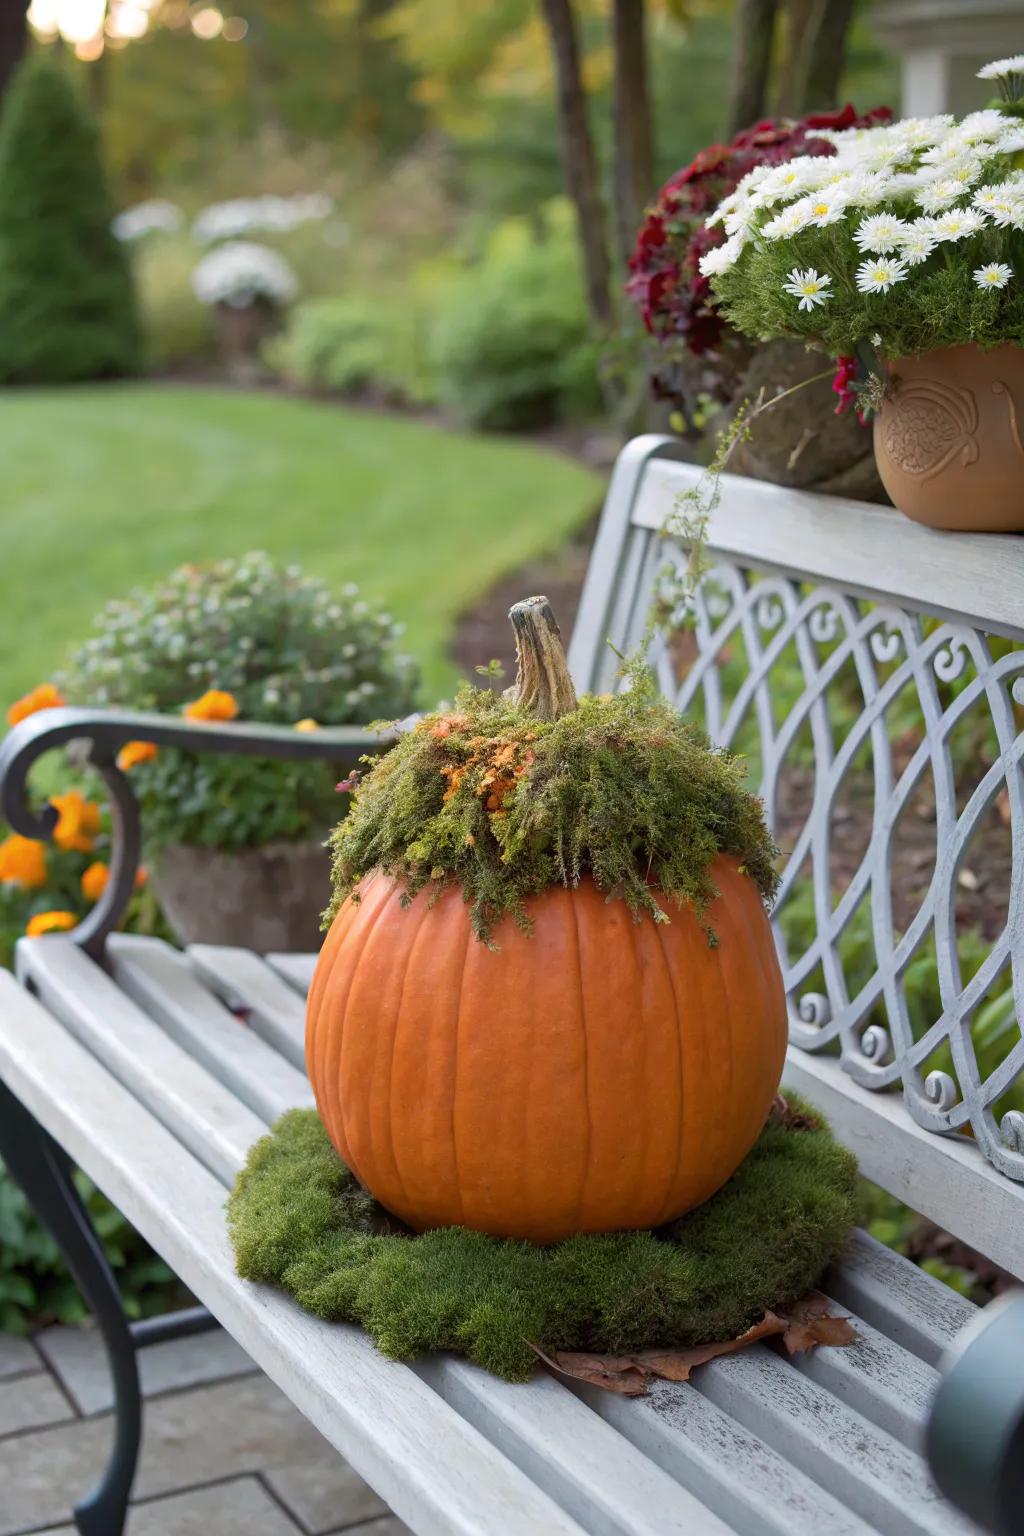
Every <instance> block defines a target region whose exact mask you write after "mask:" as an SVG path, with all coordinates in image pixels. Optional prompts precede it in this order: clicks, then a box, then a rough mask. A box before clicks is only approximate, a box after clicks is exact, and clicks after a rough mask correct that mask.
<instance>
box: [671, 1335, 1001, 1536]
mask: <svg viewBox="0 0 1024 1536" xmlns="http://www.w3.org/2000/svg"><path fill="white" fill-rule="evenodd" d="M695 1383H696V1386H697V1390H698V1391H699V1392H701V1393H703V1394H704V1395H705V1396H706V1397H708V1398H709V1399H710V1400H711V1402H713V1403H714V1404H716V1406H717V1407H719V1408H721V1409H722V1410H723V1411H724V1412H726V1413H729V1414H731V1415H732V1416H733V1418H735V1419H738V1420H739V1422H740V1423H741V1424H745V1425H746V1427H747V1428H748V1429H750V1430H752V1431H753V1432H754V1433H755V1434H757V1435H760V1436H761V1437H762V1438H763V1439H764V1440H766V1441H767V1443H768V1444H769V1445H772V1446H774V1447H775V1449H776V1450H777V1451H779V1452H780V1453H781V1454H782V1455H784V1456H785V1457H786V1459H787V1460H788V1461H791V1462H792V1463H793V1465H794V1466H797V1467H799V1468H800V1469H801V1471H803V1472H805V1473H806V1474H807V1476H808V1477H810V1478H813V1479H815V1480H816V1481H819V1482H821V1483H822V1484H823V1485H825V1486H827V1487H828V1488H829V1489H830V1490H831V1491H832V1492H833V1493H835V1495H836V1497H837V1498H839V1499H840V1500H841V1501H842V1502H843V1503H844V1504H848V1505H849V1507H850V1508H851V1509H853V1510H855V1511H856V1513H857V1514H859V1515H860V1516H861V1518H862V1519H864V1520H866V1521H867V1522H868V1523H869V1524H873V1525H875V1526H877V1527H878V1528H879V1529H880V1530H882V1531H885V1532H887V1533H891V1536H963V1533H966V1532H971V1533H974V1532H975V1529H976V1528H975V1527H974V1525H973V1524H972V1523H971V1522H970V1521H968V1520H967V1519H966V1518H965V1517H964V1516H962V1515H960V1514H958V1513H957V1512H956V1511H955V1510H954V1509H953V1508H952V1507H951V1506H950V1505H948V1504H946V1503H945V1502H944V1501H943V1500H942V1499H941V1498H940V1497H939V1494H938V1492H937V1491H936V1489H935V1486H934V1484H933V1483H932V1481H931V1478H930V1477H929V1475H928V1471H927V1468H926V1467H925V1464H924V1462H923V1461H922V1459H921V1458H920V1456H918V1455H916V1454H915V1453H914V1452H913V1451H911V1450H909V1449H908V1448H907V1447H906V1446H905V1445H901V1444H900V1443H899V1441H897V1440H895V1439H893V1437H892V1436H891V1435H888V1434H886V1433H885V1432H884V1431H883V1430H880V1429H877V1428H876V1427H875V1426H874V1425H873V1424H871V1423H869V1421H868V1420H867V1419H865V1418H864V1417H863V1416H862V1415H861V1414H859V1413H855V1412H854V1411H853V1410H851V1409H850V1408H847V1407H846V1406H845V1405H844V1404H843V1403H841V1402H839V1401H838V1399H837V1398H835V1397H833V1396H832V1394H831V1393H829V1392H827V1391H826V1390H825V1389H824V1388H823V1387H820V1386H818V1384H817V1383H816V1382H814V1381H811V1380H810V1378H809V1377H808V1376H806V1375H805V1374H804V1373H803V1372H802V1371H798V1370H794V1369H793V1367H792V1365H791V1364H790V1363H789V1362H788V1361H787V1360H784V1359H782V1358H781V1357H780V1356H779V1355H777V1354H775V1353H774V1352H773V1351H772V1350H770V1349H768V1348H767V1347H765V1346H764V1345H759V1344H755V1345H754V1346H753V1347H752V1348H749V1349H745V1350H743V1351H742V1352H741V1353H739V1354H735V1355H729V1356H725V1357H723V1358H721V1359H719V1360H714V1361H712V1363H711V1364H710V1365H708V1366H706V1367H704V1369H703V1370H702V1371H701V1372H700V1374H699V1376H698V1377H696V1378H695Z"/></svg>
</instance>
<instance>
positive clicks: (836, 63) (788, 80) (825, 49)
mask: <svg viewBox="0 0 1024 1536" xmlns="http://www.w3.org/2000/svg"><path fill="white" fill-rule="evenodd" d="M853 9H854V0H786V34H785V47H784V56H783V64H782V70H781V76H780V79H779V89H778V96H777V100H776V103H775V110H776V111H777V112H778V113H779V115H780V116H784V117H801V116H803V114H804V113H805V112H811V111H813V110H814V109H815V108H823V107H824V108H829V107H834V106H837V105H838V100H837V98H838V94H839V81H840V77H841V75H842V72H843V65H844V63H845V61H846V39H847V34H848V33H849V30H850V22H851V20H852V18H853Z"/></svg>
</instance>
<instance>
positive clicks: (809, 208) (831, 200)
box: [792, 188, 846, 229]
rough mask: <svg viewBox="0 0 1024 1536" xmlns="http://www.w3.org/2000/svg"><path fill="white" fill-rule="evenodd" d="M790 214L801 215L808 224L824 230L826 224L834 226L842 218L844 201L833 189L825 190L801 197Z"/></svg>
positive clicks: (844, 209)
mask: <svg viewBox="0 0 1024 1536" xmlns="http://www.w3.org/2000/svg"><path fill="white" fill-rule="evenodd" d="M792 212H793V213H799V214H801V215H802V216H803V217H804V218H805V220H806V222H807V223H808V224H814V225H816V226H817V228H818V229H824V228H825V226H826V225H827V224H835V223H837V222H838V221H839V220H840V219H841V218H842V217H843V214H844V213H845V212H846V199H845V198H844V197H843V196H842V194H841V193H837V192H836V190H835V189H834V188H826V189H823V190H822V191H820V192H812V193H811V194H810V196H808V197H801V198H800V199H799V201H798V202H795V203H794V204H793V205H792Z"/></svg>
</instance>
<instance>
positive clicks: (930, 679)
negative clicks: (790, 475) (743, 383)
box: [571, 439, 1024, 1180]
mask: <svg viewBox="0 0 1024 1536" xmlns="http://www.w3.org/2000/svg"><path fill="white" fill-rule="evenodd" d="M668 451H671V450H668ZM665 452H666V446H665V445H664V444H663V443H662V442H660V440H657V439H638V440H637V441H636V442H635V443H634V444H631V445H630V448H629V449H627V450H626V453H625V454H624V455H623V458H622V460H620V463H619V466H618V467H617V470H616V477H615V480H614V481H613V486H612V491H611V493H610V496H609V502H608V506H607V508H606V512H605V518H604V521H603V524H602V529H601V532H600V534H599V539H598V544H597V546H596V549H595V555H594V559H593V561H592V566H591V571H590V573H589V575H588V580H587V587H586V590H585V593H584V599H583V604H582V607H581V613H580V619H579V621H578V624H577V629H576V633H575V635H574V640H573V647H572V653H571V659H572V662H573V668H574V672H575V675H576V680H577V683H578V685H580V686H582V687H590V688H597V689H602V688H609V687H614V686H615V676H616V660H615V656H614V654H613V653H612V652H611V651H610V650H609V648H608V647H607V646H606V644H605V640H606V638H610V639H611V640H613V641H614V643H615V644H616V646H617V647H619V648H620V649H623V648H624V649H626V650H629V649H631V648H632V647H634V646H635V645H636V644H637V643H638V642H639V641H640V639H641V638H642V635H643V632H644V626H645V623H646V621H647V615H648V613H649V610H650V603H651V597H652V593H653V591H654V589H655V586H656V584H657V582H658V577H659V572H662V571H663V570H664V567H665V563H666V561H669V562H672V561H676V562H678V561H679V560H680V558H681V557H680V552H679V550H678V547H676V546H673V545H672V543H671V542H670V541H669V540H667V539H666V538H665V537H664V536H663V535H662V532H661V530H662V528H663V527H664V524H665V520H666V517H667V515H668V514H669V513H670V512H671V510H672V507H673V504H674V502H675V500H676V498H677V497H678V495H679V493H680V492H681V491H683V490H686V489H687V488H689V487H692V486H693V485H694V484H695V483H696V481H697V480H698V479H699V478H700V471H699V470H697V469H695V468H694V467H692V466H690V465H684V464H681V463H676V462H672V461H671V460H669V459H666V458H665V457H664V454H665ZM709 546H710V549H711V558H712V566H713V569H712V570H711V572H710V574H709V576H708V577H707V578H706V580H705V582H704V584H703V586H702V588H701V591H700V593H699V595H698V599H697V611H696V627H695V631H694V630H690V631H689V632H688V633H677V634H676V635H675V636H674V637H670V638H668V639H666V638H664V637H661V638H659V639H658V640H656V642H655V644H654V646H653V648H652V652H651V657H652V661H653V662H654V664H655V665H656V668H657V673H658V677H659V680H660V684H661V687H662V689H663V691H664V692H665V693H666V695H668V696H669V697H670V698H672V699H673V700H675V701H676V702H677V703H678V705H679V707H680V709H682V710H683V711H684V712H685V713H687V714H688V715H690V716H692V717H694V718H696V719H698V720H700V721H701V723H702V724H703V725H704V727H705V729H706V730H707V731H708V732H709V734H710V735H711V737H712V738H713V740H715V741H716V742H718V743H719V744H721V745H725V746H729V747H731V748H732V749H733V750H739V751H742V752H744V753H746V754H747V755H748V757H749V758H750V761H751V771H752V775H753V776H754V780H755V782H757V781H758V780H759V782H760V791H759V792H760V793H761V794H762V795H763V797H764V801H765V807H766V812H767V815H768V817H769V821H770V824H771V826H772V828H773V831H774V833H775V836H776V839H777V841H778V842H779V844H780V846H781V847H782V848H783V850H784V852H786V853H787V854H788V860H787V863H786V867H785V872H784V875H783V880H782V887H781V891H780V896H779V900H778V903H777V905H776V908H775V913H774V918H773V922H774V926H775V931H776V937H777V943H778V947H779V951H780V955H781V957H782V961H783V967H784V973H785V980H786V989H787V995H788V999H789V1010H790V1027H791V1041H792V1044H793V1045H794V1046H795V1047H798V1048H799V1049H800V1050H802V1051H807V1052H815V1053H825V1054H832V1055H835V1054H837V1053H838V1055H839V1057H840V1059H841V1064H842V1068H843V1070H844V1072H845V1073H846V1074H848V1076H849V1078H852V1079H853V1080H854V1081H855V1082H856V1083H857V1084H860V1085H861V1086H862V1087H863V1088H866V1089H870V1090H886V1089H888V1090H893V1091H895V1090H898V1089H901V1090H902V1094H903V1099H904V1102H905V1104H906V1107H907V1110H908V1111H909V1114H910V1115H911V1116H912V1118H913V1120H914V1121H915V1122H916V1123H917V1125H919V1126H921V1127H923V1128H925V1129H926V1130H928V1131H932V1132H938V1133H943V1134H945V1135H949V1134H950V1133H956V1132H960V1133H969V1134H970V1135H971V1136H973V1138H974V1140H975V1142H976V1143H977V1146H978V1147H980V1148H981V1149H982V1151H983V1152H984V1155H985V1157H986V1158H987V1159H988V1160H989V1162H990V1163H992V1164H993V1165H994V1166H995V1167H996V1168H997V1169H999V1170H1000V1171H1001V1172H1002V1173H1003V1174H1006V1175H1008V1176H1009V1177H1010V1178H1012V1179H1015V1180H1024V1040H1022V1037H1021V1030H1020V1024H1019V1022H1018V1021H1019V1020H1020V1019H1022V1018H1024V771H1022V760H1024V731H1022V725H1024V540H1018V539H1015V538H1011V537H999V538H995V537H992V536H964V535H943V534H936V533H932V532H930V531H928V530H925V529H922V528H919V527H917V526H916V525H914V524H912V523H910V522H909V521H907V520H906V519H904V518H902V517H901V516H900V515H899V514H898V513H896V512H893V511H892V510H890V509H887V508H878V507H870V506H866V505H864V504H860V503H854V502H843V501H837V500H835V499H832V498H825V497H818V496H810V495H806V494H802V493H797V492H792V491H787V490H783V489H781V488H779V487H776V486H768V485H764V484H762V483H759V482H754V481H749V480H742V479H738V478H736V477H732V476H726V477H724V478H723V481H722V485H721V500H720V504H719V506H718V508H717V509H716V511H715V514H714V517H713V520H712V526H711V534H710V539H709Z"/></svg>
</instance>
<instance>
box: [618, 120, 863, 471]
mask: <svg viewBox="0 0 1024 1536" xmlns="http://www.w3.org/2000/svg"><path fill="white" fill-rule="evenodd" d="M891 117H892V113H891V112H890V111H889V109H888V108H887V107H878V108H876V109H874V110H873V111H871V112H868V113H867V114H865V115H864V116H858V115H857V113H856V112H855V110H854V108H853V107H852V106H850V105H847V106H845V107H843V108H842V109H841V110H839V111H835V112H818V113H812V114H809V115H808V116H806V117H802V118H799V119H797V120H795V121H793V120H790V119H786V118H777V119H771V118H766V119H764V120H762V121H761V122H758V123H756V124H755V125H754V126H753V127H752V128H747V129H745V130H744V131H743V132H742V133H738V134H737V135H736V137H735V138H734V139H732V140H731V142H730V143H728V144H712V145H709V146H708V147H707V148H706V149H702V150H701V151H700V153H699V154H698V155H697V156H696V157H695V158H694V159H693V160H692V161H691V163H690V164H689V165H687V166H684V167H683V169H682V170H680V171H677V172H676V174H675V175H674V176H672V177H670V178H669V180H668V181H667V182H666V183H665V185H664V186H663V187H662V189H661V191H660V192H659V194H658V196H657V198H656V200H655V202H654V204H653V206H652V207H651V209H650V210H649V212H648V214H647V217H646V219H645V220H644V223H643V224H642V226H641V228H640V231H639V233H638V235H637V240H636V246H635V249H634V251H633V254H632V256H631V257H630V262H629V267H630V279H629V283H628V284H627V292H628V294H629V296H630V298H631V299H632V300H633V302H634V304H635V305H636V306H637V308H638V310H639V311H640V316H641V319H642V320H643V323H644V326H645V328H646V330H647V332H648V334H649V335H650V336H651V338H652V340H653V343H654V346H653V349H652V357H653V363H654V367H653V371H652V375H651V387H652V391H653V394H654V396H655V398H656V399H660V400H666V401H668V402H670V403H671V405H672V406H673V408H674V410H673V416H672V425H673V426H675V427H677V428H678V430H680V431H682V432H684V433H686V434H687V435H689V436H696V435H698V434H699V432H700V431H701V428H702V423H703V420H704V418H705V417H706V416H707V414H708V411H709V409H710V410H713V409H714V408H715V407H716V406H719V407H724V409H725V411H726V412H727V413H729V414H731V413H732V412H734V411H735V410H736V408H737V407H738V405H739V403H740V402H742V401H744V400H754V399H757V398H758V396H759V394H760V392H761V390H762V387H763V386H766V385H767V386H774V388H775V389H776V390H778V389H779V388H783V389H788V388H790V387H791V386H793V385H796V384H798V383H799V382H800V381H801V380H802V379H807V378H810V377H811V376H812V375H814V374H816V373H818V372H819V369H818V367H817V365H816V364H815V361H814V359H813V358H812V357H809V356H808V354H807V351H806V349H805V348H804V347H803V346H802V345H801V344H800V342H798V341H794V340H789V339H780V340H775V341H772V342H770V343H768V344H759V343H758V342H757V341H753V340H751V339H750V338H748V337H746V336H744V335H741V333H740V332H739V331H738V330H737V329H736V328H735V327H734V326H733V325H730V323H729V321H728V320H727V319H726V317H725V315H724V313H723V311H722V307H721V304H720V303H719V301H718V299H717V298H716V296H715V293H714V291H713V289H712V287H711V282H710V279H709V278H707V277H705V276H703V275H702V274H701V272H700V259H701V257H702V256H704V255H706V254H707V252H708V251H711V250H714V249H715V248H716V247H717V246H719V245H721V244H723V243H724V241H725V239H726V235H725V232H724V231H723V229H722V226H721V224H715V225H707V224H705V222H704V221H705V219H706V218H707V217H708V215H709V214H710V213H712V212H713V210H714V209H715V208H716V206H717V205H718V204H719V203H720V202H721V201H722V199H723V198H725V197H727V196H728V195H729V194H730V193H732V192H733V191H735V189H736V187H737V186H738V185H739V183H740V182H741V181H742V180H743V178H744V177H746V176H749V175H750V173H751V172H753V171H755V170H757V169H758V168H760V167H768V168H774V167H776V166H781V165H784V164H785V163H786V162H787V161H790V160H793V159H796V158H797V157H802V156H812V157H814V156H822V157H831V156H834V155H835V149H834V147H833V145H832V144H831V143H830V142H829V140H828V139H826V138H823V137H822V130H823V129H843V128H869V127H872V126H873V125H875V124H878V123H885V122H888V121H889V120H890V119H891ZM821 393H822V396H823V399H822V401H821V405H822V409H820V410H819V411H816V412H815V413H814V420H813V423H812V424H810V427H809V423H808V414H809V413H808V399H807V398H806V397H805V396H804V395H803V394H802V392H801V393H800V394H797V395H794V396H792V397H790V398H787V401H786V402H785V403H783V404H781V405H779V406H778V407H776V408H775V409H773V411H772V415H771V419H770V420H765V421H763V422H762V421H758V422H757V423H756V424H752V429H751V431H750V432H749V435H747V436H746V437H745V438H744V440H743V441H742V442H741V443H737V445H736V450H735V452H734V454H733V456H732V460H731V467H732V468H733V469H734V470H738V471H740V472H742V473H746V474H752V475H757V476H758V477H759V478H761V479H767V480H774V481H776V482H778V483H779V484H784V485H797V486H811V485H813V486H814V487H815V488H817V489H822V490H827V491H831V492H834V493H836V494H845V495H857V496H861V497H868V498H874V497H877V498H879V499H881V497H882V496H883V494H884V493H883V492H882V488H881V483H880V481H879V480H878V476H877V473H876V471H875V467H874V459H873V457H872V454H871V445H870V442H868V441H866V440H865V434H864V433H863V432H861V431H859V430H858V428H857V425H856V422H855V421H854V420H853V418H852V417H851V416H849V415H846V414H840V415H839V416H838V417H837V416H836V415H835V414H834V413H833V412H832V410H830V409H829V408H828V405H827V404H826V401H827V387H826V386H823V387H822V390H821ZM797 447H799V451H797V452H794V449H797Z"/></svg>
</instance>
